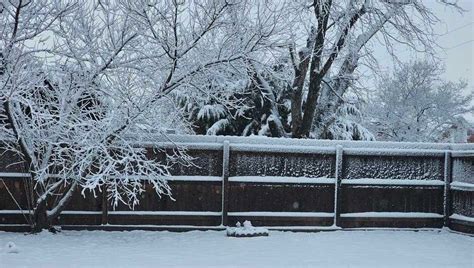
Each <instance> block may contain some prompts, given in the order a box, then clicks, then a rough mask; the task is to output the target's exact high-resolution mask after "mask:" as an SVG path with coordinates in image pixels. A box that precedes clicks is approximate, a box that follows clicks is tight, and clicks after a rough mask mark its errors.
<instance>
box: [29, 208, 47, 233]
mask: <svg viewBox="0 0 474 268" xmlns="http://www.w3.org/2000/svg"><path fill="white" fill-rule="evenodd" d="M46 209H47V208H46V201H42V202H40V203H38V204H36V207H35V209H34V210H33V226H32V227H31V232H32V233H39V232H41V231H43V230H51V229H52V225H51V222H50V221H49V220H48V214H47V210H46Z"/></svg>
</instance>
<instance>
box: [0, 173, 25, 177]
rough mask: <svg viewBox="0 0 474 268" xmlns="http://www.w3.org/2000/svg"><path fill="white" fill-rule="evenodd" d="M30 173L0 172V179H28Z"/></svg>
mask: <svg viewBox="0 0 474 268" xmlns="http://www.w3.org/2000/svg"><path fill="white" fill-rule="evenodd" d="M29 177H30V173H19V172H0V178H29Z"/></svg>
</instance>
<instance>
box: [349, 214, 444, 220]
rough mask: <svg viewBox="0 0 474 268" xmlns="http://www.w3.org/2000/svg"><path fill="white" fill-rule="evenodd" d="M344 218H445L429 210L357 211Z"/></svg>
mask: <svg viewBox="0 0 474 268" xmlns="http://www.w3.org/2000/svg"><path fill="white" fill-rule="evenodd" d="M341 217H343V218H430V219H431V218H443V217H444V216H443V215H441V214H438V213H428V212H357V213H343V214H341Z"/></svg>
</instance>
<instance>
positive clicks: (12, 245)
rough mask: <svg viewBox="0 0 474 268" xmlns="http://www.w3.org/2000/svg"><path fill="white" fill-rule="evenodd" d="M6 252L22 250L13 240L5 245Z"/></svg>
mask: <svg viewBox="0 0 474 268" xmlns="http://www.w3.org/2000/svg"><path fill="white" fill-rule="evenodd" d="M5 252H6V253H19V252H20V250H19V249H18V247H17V246H16V245H15V243H13V242H11V241H10V242H8V243H7V245H6V246H5Z"/></svg>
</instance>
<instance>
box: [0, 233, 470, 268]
mask: <svg viewBox="0 0 474 268" xmlns="http://www.w3.org/2000/svg"><path fill="white" fill-rule="evenodd" d="M8 241H13V242H14V243H15V244H16V245H17V246H18V247H19V248H21V251H20V252H19V253H18V254H8V253H6V252H5V250H3V249H2V250H0V264H1V265H0V266H2V267H295V266H299V267H301V266H303V267H381V266H384V267H387V266H390V267H472V265H473V257H474V255H473V254H474V253H473V252H472V248H473V247H474V238H473V237H470V236H466V235H460V234H456V233H451V232H449V231H447V230H439V231H435V230H431V231H419V232H412V231H389V230H377V231H334V232H319V233H292V232H275V231H270V235H269V236H268V237H255V238H233V237H226V232H225V231H207V232H202V231H192V232H186V233H172V232H147V231H131V232H104V231H63V232H61V233H58V234H51V233H46V232H44V233H40V234H38V235H24V234H22V233H5V232H0V246H3V245H5V244H6V243H7V242H8Z"/></svg>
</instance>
